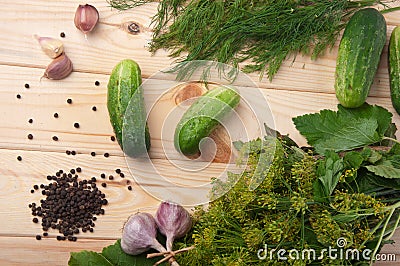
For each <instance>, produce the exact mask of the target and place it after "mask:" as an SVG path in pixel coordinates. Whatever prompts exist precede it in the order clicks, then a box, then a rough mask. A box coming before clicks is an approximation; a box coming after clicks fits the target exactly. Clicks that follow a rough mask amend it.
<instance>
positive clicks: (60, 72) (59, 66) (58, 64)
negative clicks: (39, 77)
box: [43, 53, 72, 80]
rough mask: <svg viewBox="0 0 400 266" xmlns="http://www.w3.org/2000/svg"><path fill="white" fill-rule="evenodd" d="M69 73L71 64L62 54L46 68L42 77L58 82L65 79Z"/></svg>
mask: <svg viewBox="0 0 400 266" xmlns="http://www.w3.org/2000/svg"><path fill="white" fill-rule="evenodd" d="M71 72H72V62H71V60H70V59H69V58H68V56H67V55H66V54H65V53H63V54H61V55H60V56H59V57H57V58H55V59H54V60H53V61H52V62H51V63H50V64H49V65H48V66H47V68H46V70H45V72H44V74H43V77H45V78H48V79H54V80H58V79H63V78H66V77H67V76H68V75H69V74H71Z"/></svg>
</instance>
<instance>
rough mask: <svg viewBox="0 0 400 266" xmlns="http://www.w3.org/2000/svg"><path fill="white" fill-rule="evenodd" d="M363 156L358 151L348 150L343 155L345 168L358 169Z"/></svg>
mask: <svg viewBox="0 0 400 266" xmlns="http://www.w3.org/2000/svg"><path fill="white" fill-rule="evenodd" d="M364 160H365V158H364V156H363V155H362V154H361V153H360V152H356V151H350V152H347V153H346V154H345V155H344V157H343V162H344V165H345V167H346V168H347V169H352V168H353V169H356V170H357V169H358V168H360V167H361V165H362V163H363V162H364Z"/></svg>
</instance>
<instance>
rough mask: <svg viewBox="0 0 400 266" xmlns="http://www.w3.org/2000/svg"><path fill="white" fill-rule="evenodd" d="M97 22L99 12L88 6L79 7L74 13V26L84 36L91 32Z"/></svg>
mask: <svg viewBox="0 0 400 266" xmlns="http://www.w3.org/2000/svg"><path fill="white" fill-rule="evenodd" d="M98 21H99V12H98V11H97V9H96V8H95V7H94V6H92V5H89V4H86V5H79V6H78V8H77V9H76V12H75V18H74V22H75V26H76V27H77V28H78V29H79V30H80V31H82V32H83V33H84V34H86V33H88V32H90V31H92V30H93V29H94V27H95V26H96V24H97V22H98Z"/></svg>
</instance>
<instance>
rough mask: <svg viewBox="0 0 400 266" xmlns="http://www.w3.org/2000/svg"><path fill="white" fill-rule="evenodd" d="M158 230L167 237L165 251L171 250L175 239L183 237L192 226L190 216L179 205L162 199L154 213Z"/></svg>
mask: <svg viewBox="0 0 400 266" xmlns="http://www.w3.org/2000/svg"><path fill="white" fill-rule="evenodd" d="M155 220H156V224H157V226H158V229H159V230H160V232H161V233H162V234H163V235H165V236H166V237H167V243H166V246H167V251H172V244H173V242H174V240H175V239H177V238H181V237H184V236H185V235H186V234H187V233H188V232H189V231H190V229H191V228H192V218H191V216H190V214H189V212H188V211H187V210H186V209H185V208H183V207H182V206H181V205H179V204H176V203H173V202H168V201H164V202H162V203H161V204H160V206H159V207H158V209H157V212H156V215H155Z"/></svg>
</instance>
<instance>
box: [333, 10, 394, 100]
mask: <svg viewBox="0 0 400 266" xmlns="http://www.w3.org/2000/svg"><path fill="white" fill-rule="evenodd" d="M385 42H386V21H385V18H384V17H383V16H382V14H381V13H379V12H378V11H377V10H376V9H373V8H365V9H361V10H359V11H357V12H356V13H355V14H354V15H353V16H352V17H351V19H350V20H349V22H348V24H347V26H346V28H345V30H344V33H343V37H342V40H341V41H340V45H339V51H338V57H337V61H336V74H335V91H336V97H337V99H338V100H339V102H340V103H341V104H342V105H343V106H344V107H348V108H356V107H359V106H361V105H362V104H363V103H364V102H365V101H366V99H367V97H368V93H369V91H370V89H371V85H372V82H373V80H374V76H375V73H376V71H377V69H378V64H379V61H380V56H381V53H382V50H383V47H384V45H385Z"/></svg>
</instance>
